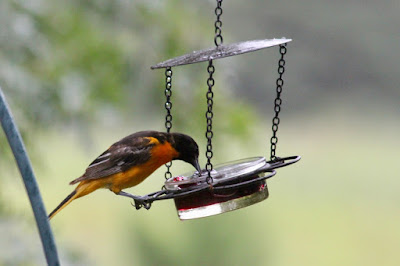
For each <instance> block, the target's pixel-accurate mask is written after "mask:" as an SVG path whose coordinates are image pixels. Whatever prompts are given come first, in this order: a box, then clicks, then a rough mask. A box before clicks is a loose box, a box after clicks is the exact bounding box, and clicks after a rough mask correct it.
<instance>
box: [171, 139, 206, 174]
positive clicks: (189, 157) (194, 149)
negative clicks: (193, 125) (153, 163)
mask: <svg viewBox="0 0 400 266" xmlns="http://www.w3.org/2000/svg"><path fill="white" fill-rule="evenodd" d="M171 136H172V138H173V139H174V144H173V145H172V146H173V147H174V148H175V150H176V151H177V152H178V153H179V156H178V157H177V158H175V159H174V160H182V161H185V162H187V163H190V164H191V165H193V167H194V168H196V170H197V171H198V172H199V173H200V172H201V168H200V165H199V146H198V145H197V143H196V142H195V141H194V140H193V139H192V138H191V137H189V136H188V135H185V134H181V133H171Z"/></svg>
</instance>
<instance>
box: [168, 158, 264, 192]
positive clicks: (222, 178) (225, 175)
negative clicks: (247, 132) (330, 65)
mask: <svg viewBox="0 0 400 266" xmlns="http://www.w3.org/2000/svg"><path fill="white" fill-rule="evenodd" d="M266 164H267V162H266V160H265V158H264V157H252V158H246V159H241V160H237V161H232V162H228V163H224V164H221V165H217V166H216V167H215V168H214V169H213V170H212V171H211V177H212V181H213V183H212V185H217V184H219V183H225V182H229V181H233V180H235V179H237V178H240V177H243V176H246V175H247V174H250V173H254V172H256V171H257V170H258V169H260V168H261V167H264V166H265V165H266ZM207 177H208V172H207V170H202V172H201V174H200V175H199V173H198V172H197V171H195V172H191V173H186V174H183V175H180V176H177V177H172V178H169V179H168V180H167V181H165V188H166V189H168V190H179V189H182V188H187V187H190V186H194V185H201V184H204V183H207Z"/></svg>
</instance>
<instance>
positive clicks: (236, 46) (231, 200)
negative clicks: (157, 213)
mask: <svg viewBox="0 0 400 266" xmlns="http://www.w3.org/2000/svg"><path fill="white" fill-rule="evenodd" d="M215 14H216V21H215V23H214V25H215V36H214V43H215V47H214V48H210V49H205V50H200V51H195V52H192V53H190V54H186V55H182V56H179V57H176V58H172V59H169V60H166V61H164V62H161V63H158V64H156V65H154V66H152V67H151V69H159V68H164V69H165V81H166V87H165V96H166V102H165V108H166V110H167V115H166V120H165V127H166V130H167V132H170V130H171V128H172V115H171V108H172V103H171V95H172V90H171V89H172V68H173V67H176V66H183V65H188V64H196V63H200V62H205V61H207V62H208V66H207V72H208V74H209V77H208V79H207V86H208V90H207V93H206V99H207V111H206V114H205V116H206V120H207V127H206V134H205V135H206V138H207V147H206V157H207V163H206V166H205V169H204V170H202V172H201V173H198V172H197V171H196V172H193V173H188V174H184V175H181V176H176V177H172V174H171V172H170V167H171V163H168V164H166V166H167V171H166V173H165V178H166V181H165V185H164V187H163V189H162V190H160V191H158V192H154V193H150V194H147V195H145V196H142V197H139V196H138V197H137V199H135V207H136V209H140V208H142V207H144V208H146V209H149V208H150V207H151V204H152V202H154V201H156V200H165V199H174V201H175V205H176V208H177V210H178V215H179V218H180V219H181V220H186V219H194V218H201V217H206V216H211V215H216V214H220V213H224V212H228V211H232V210H236V209H239V208H243V207H247V206H250V205H252V204H255V203H258V202H260V201H263V200H265V199H266V198H267V197H268V188H267V183H266V180H267V179H268V178H270V177H272V176H274V175H275V174H276V169H277V168H281V167H284V166H287V165H290V164H293V163H295V162H297V161H299V160H300V156H289V157H284V158H281V157H277V156H276V147H277V143H278V137H277V131H278V126H279V123H280V119H279V113H280V110H281V103H282V99H281V93H282V89H283V84H284V81H283V74H284V72H285V62H286V61H285V58H284V56H285V54H286V51H287V48H286V44H287V43H288V42H290V41H292V40H291V39H286V38H281V39H266V40H253V41H245V42H240V43H233V44H228V45H224V44H223V38H222V29H221V28H222V21H221V15H222V0H217V7H216V8H215ZM274 46H279V52H280V59H279V65H278V74H279V76H278V79H277V80H276V98H275V101H274V104H275V106H274V111H275V114H274V117H273V119H272V137H271V141H270V142H271V152H270V160H269V161H267V160H266V159H265V157H254V158H247V159H242V160H238V161H233V162H228V163H225V164H222V165H219V166H216V167H213V164H212V163H211V159H212V157H213V148H212V138H213V135H214V133H213V129H212V119H213V116H214V113H213V103H214V100H213V96H214V93H213V87H214V84H215V80H214V77H213V75H214V72H215V67H214V64H213V63H214V60H217V59H222V58H224V57H230V56H237V55H240V54H244V53H250V52H254V51H257V50H260V49H265V48H269V47H274Z"/></svg>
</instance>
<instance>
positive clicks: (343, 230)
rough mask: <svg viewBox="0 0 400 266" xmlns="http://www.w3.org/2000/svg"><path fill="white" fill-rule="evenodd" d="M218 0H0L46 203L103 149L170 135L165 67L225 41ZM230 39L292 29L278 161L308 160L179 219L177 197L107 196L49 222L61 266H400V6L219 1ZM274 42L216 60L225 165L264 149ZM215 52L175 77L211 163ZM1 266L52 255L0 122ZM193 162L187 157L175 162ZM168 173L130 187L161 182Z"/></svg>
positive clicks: (182, 113) (21, 122)
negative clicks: (133, 136) (243, 204)
mask: <svg viewBox="0 0 400 266" xmlns="http://www.w3.org/2000/svg"><path fill="white" fill-rule="evenodd" d="M214 7H215V1H211V0H210V1H183V0H164V1H159V0H157V1H156V0H154V1H148V0H140V1H132V0H130V1H129V0H118V1H106V0H97V1H87V0H71V1H50V0H30V1H24V0H2V1H0V86H1V87H2V89H3V90H4V93H5V94H6V97H7V99H8V101H9V103H10V106H11V108H12V111H13V113H14V116H15V118H16V121H17V122H18V126H19V127H20V129H21V131H22V134H23V137H24V140H25V141H26V143H27V148H28V152H29V154H30V156H31V160H32V162H33V166H34V169H35V172H36V175H37V178H38V183H39V185H40V188H41V192H42V196H43V199H44V202H45V204H46V208H47V210H48V211H51V210H52V209H53V208H54V207H55V206H56V205H57V204H58V203H59V202H60V201H61V200H62V199H63V198H64V197H65V196H66V195H68V194H69V193H70V191H71V190H72V187H70V186H68V182H69V181H71V180H72V179H74V178H76V177H78V176H80V175H81V174H82V173H83V171H84V169H85V168H86V166H87V165H88V164H89V163H90V162H91V160H92V159H93V158H95V157H96V156H98V155H99V154H100V153H101V152H102V151H103V150H104V149H106V148H107V147H108V146H109V145H110V144H111V143H113V142H114V141H117V140H118V139H120V138H122V137H123V136H125V135H128V134H129V133H132V132H136V131H139V130H145V129H154V130H164V116H165V110H164V106H163V101H164V86H165V85H164V73H163V71H161V70H156V71H151V70H150V69H149V67H150V66H151V65H153V64H155V63H158V62H160V61H163V60H165V59H168V58H171V57H174V56H178V55H181V54H184V53H187V52H190V51H192V50H199V49H203V48H208V47H211V46H213V41H212V39H213V31H214V29H213V21H214V19H215V18H214V12H213V9H214ZM223 8H224V13H223V15H222V21H223V36H224V41H225V43H233V42H238V41H244V40H252V39H264V38H274V37H275V38H278V37H283V36H284V37H288V38H292V39H293V40H294V41H293V42H292V43H290V44H289V46H288V53H287V57H286V58H287V64H286V66H287V71H286V73H285V76H284V79H285V86H284V92H283V95H282V97H283V106H282V108H283V109H282V112H281V119H282V120H281V125H280V127H279V132H278V137H279V144H278V155H280V156H287V155H301V156H302V160H301V161H300V162H299V163H297V164H295V165H293V166H290V167H287V168H284V169H281V170H279V172H278V174H277V175H276V176H275V177H274V178H272V179H271V180H270V181H269V182H268V186H269V191H270V198H269V199H268V200H266V201H264V202H262V203H259V204H257V205H254V206H251V207H249V208H246V209H242V210H239V211H235V212H231V213H227V214H224V215H220V216H214V217H210V218H204V219H199V220H193V221H185V222H181V221H179V219H178V218H177V215H176V211H175V209H174V204H173V202H172V201H162V202H157V203H156V204H154V206H153V207H152V209H151V211H145V210H140V211H136V210H135V209H134V208H133V207H131V205H130V202H129V200H127V199H125V198H121V197H116V196H115V195H114V194H113V193H110V192H109V191H106V190H101V191H97V192H96V193H93V194H92V195H90V196H88V197H85V198H82V199H79V200H77V201H75V202H74V203H72V204H71V205H69V206H68V207H67V208H66V209H65V210H63V211H62V212H61V213H60V214H59V215H58V216H56V217H55V218H54V220H52V221H51V225H52V227H53V230H54V235H55V238H56V242H57V244H58V248H59V253H60V257H61V260H62V265H399V264H400V254H399V252H398V250H399V247H400V228H399V224H400V211H399V208H400V193H399V192H400V179H399V174H400V166H399V163H398V162H397V159H399V158H400V152H399V148H400V141H399V137H398V135H399V131H400V119H399V115H400V108H399V102H400V90H399V88H398V87H399V84H400V75H399V69H400V52H399V49H398V48H399V43H400V33H399V30H398V28H399V25H400V16H399V15H398V14H399V13H400V5H399V3H398V0H387V1H371V0H369V1H368V0H365V1H363V0H350V1H349V0H347V1H328V0H322V1H316V0H306V1H293V0H280V1H277V0H274V1H262V0H257V1H255V0H254V1H250V2H249V1H224V2H223ZM278 58H279V53H278V49H277V48H275V49H274V48H271V49H266V50H263V51H259V52H256V53H252V54H246V55H242V56H240V57H233V58H227V59H224V60H219V61H216V63H215V65H216V86H215V120H214V125H215V126H214V128H215V138H214V142H213V143H214V154H215V157H214V159H213V163H214V164H217V163H222V162H226V161H230V160H235V159H240V158H246V157H251V156H259V155H263V156H266V157H267V156H268V155H269V138H270V136H271V129H270V127H271V119H272V116H273V98H274V96H275V93H274V91H275V87H274V84H275V80H276V78H277V61H278ZM206 66H207V65H206V63H204V64H198V65H190V66H186V67H178V68H175V69H174V74H173V116H174V120H173V130H175V131H182V132H185V133H187V134H190V135H192V136H193V137H194V138H195V139H196V140H197V141H198V143H199V144H200V147H201V153H202V154H203V155H202V157H201V159H200V162H201V164H203V165H204V164H205V162H206V160H205V156H204V152H205V137H204V131H205V118H204V112H205V110H206V101H205V92H206V78H207V72H206ZM0 169H1V172H0V173H1V174H0V184H1V186H0V235H1V237H0V265H43V264H44V263H45V262H44V256H43V252H42V248H41V245H40V242H39V237H38V234H37V230H36V227H35V225H34V222H33V217H32V212H31V209H30V206H29V203H28V200H27V197H26V194H25V191H24V188H23V185H22V181H21V178H20V177H19V173H18V172H17V170H16V167H15V164H14V162H13V159H12V155H11V153H10V151H9V147H8V144H7V142H6V139H5V136H4V134H3V133H0ZM187 170H191V168H190V166H187V165H185V164H184V163H181V162H176V163H174V165H173V168H172V171H173V174H176V175H177V174H179V173H183V172H185V171H187ZM164 171H165V169H164V168H163V167H162V168H161V169H160V170H158V171H157V172H156V173H155V174H153V176H152V177H151V178H149V179H148V180H146V182H144V183H143V184H141V185H140V186H138V187H137V188H133V189H130V190H129V191H130V192H131V193H134V194H144V193H148V192H151V191H155V190H158V189H159V188H160V187H161V185H162V184H163V180H164V177H163V172H164Z"/></svg>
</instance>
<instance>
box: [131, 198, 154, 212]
mask: <svg viewBox="0 0 400 266" xmlns="http://www.w3.org/2000/svg"><path fill="white" fill-rule="evenodd" d="M133 201H134V203H135V204H132V203H131V204H132V206H134V207H135V208H136V210H139V209H141V208H142V207H143V208H145V209H146V210H149V209H150V207H151V202H148V201H147V198H144V197H142V198H137V199H134V200H133Z"/></svg>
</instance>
